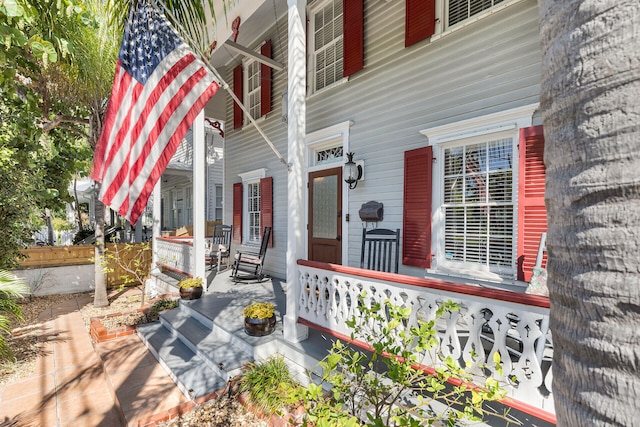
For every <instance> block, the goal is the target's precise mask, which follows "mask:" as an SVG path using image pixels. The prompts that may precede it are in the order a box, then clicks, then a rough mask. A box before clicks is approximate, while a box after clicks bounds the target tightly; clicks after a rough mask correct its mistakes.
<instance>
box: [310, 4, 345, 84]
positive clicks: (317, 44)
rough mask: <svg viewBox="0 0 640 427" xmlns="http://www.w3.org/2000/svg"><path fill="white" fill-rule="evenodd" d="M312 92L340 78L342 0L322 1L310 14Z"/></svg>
mask: <svg viewBox="0 0 640 427" xmlns="http://www.w3.org/2000/svg"><path fill="white" fill-rule="evenodd" d="M310 30H311V31H312V34H313V38H312V41H313V56H314V66H313V78H314V85H313V88H314V92H315V91H318V90H320V89H322V88H324V87H327V86H329V85H331V84H332V83H335V82H337V81H339V80H341V79H342V74H343V73H342V69H343V31H342V0H333V1H329V2H323V3H322V5H321V6H320V7H319V8H318V9H314V11H313V12H312V14H311V22H310Z"/></svg>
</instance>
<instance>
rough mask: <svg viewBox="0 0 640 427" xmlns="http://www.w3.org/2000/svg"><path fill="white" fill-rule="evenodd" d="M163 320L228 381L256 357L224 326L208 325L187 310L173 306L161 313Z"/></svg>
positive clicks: (164, 323) (165, 324) (162, 321)
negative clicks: (222, 328) (230, 334)
mask: <svg viewBox="0 0 640 427" xmlns="http://www.w3.org/2000/svg"><path fill="white" fill-rule="evenodd" d="M160 322H161V323H162V324H163V325H164V326H165V328H167V329H169V330H171V331H172V333H173V334H174V335H175V336H177V337H178V338H179V339H180V340H181V341H182V342H183V343H184V344H185V345H186V346H187V347H189V349H190V350H191V351H192V352H194V353H195V354H196V355H198V356H199V357H200V358H201V359H202V360H204V362H205V363H206V364H207V365H208V366H209V368H210V369H211V370H212V371H214V372H215V373H216V374H217V375H218V376H220V377H221V378H223V379H224V380H225V381H227V380H229V379H230V378H233V377H234V376H236V375H238V374H239V373H240V370H241V368H242V366H244V365H245V364H247V363H249V362H251V361H253V357H252V356H250V355H249V354H248V353H247V352H246V347H244V346H241V345H238V344H237V342H235V340H233V339H232V338H231V337H230V336H229V334H226V333H225V332H224V331H223V330H221V329H220V328H218V327H215V326H214V327H213V329H211V328H210V327H207V326H205V325H204V324H203V323H202V322H200V321H199V320H198V319H197V318H196V317H195V316H193V315H192V314H191V313H189V312H188V311H187V310H169V311H167V312H165V313H163V314H161V315H160Z"/></svg>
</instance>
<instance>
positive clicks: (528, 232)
mask: <svg viewBox="0 0 640 427" xmlns="http://www.w3.org/2000/svg"><path fill="white" fill-rule="evenodd" d="M519 150H520V163H519V174H520V178H519V182H518V280H523V281H525V282H528V281H529V280H531V274H532V268H533V266H534V265H535V263H536V257H537V256H538V246H539V245H540V236H541V234H542V233H544V232H546V231H547V209H546V206H545V204H544V188H545V185H544V179H545V167H544V135H543V132H542V126H533V127H528V128H523V129H520V147H519ZM544 265H545V264H544V263H543V266H544Z"/></svg>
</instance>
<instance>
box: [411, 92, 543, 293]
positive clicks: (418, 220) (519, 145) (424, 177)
mask: <svg viewBox="0 0 640 427" xmlns="http://www.w3.org/2000/svg"><path fill="white" fill-rule="evenodd" d="M536 108H537V104H536V105H528V106H524V107H520V108H514V109H512V110H508V111H504V112H500V113H494V114H490V115H487V116H482V117H478V118H473V119H468V120H464V121H461V122H457V123H451V124H447V125H442V126H438V127H436V128H431V129H427V130H424V131H421V133H422V134H423V135H424V136H426V137H427V138H428V141H429V145H428V146H425V147H423V148H419V149H415V150H410V151H407V152H405V166H404V170H405V185H404V207H403V211H404V212H403V222H404V224H403V227H404V237H403V254H402V257H403V264H405V265H412V266H418V267H424V268H427V269H429V271H432V272H435V273H441V274H449V275H457V276H467V277H473V278H477V279H486V280H505V279H506V280H513V279H516V278H517V279H518V280H525V281H526V280H528V278H529V277H530V275H531V269H532V267H533V265H534V263H535V258H536V256H537V249H538V245H539V242H540V236H541V233H543V232H546V210H545V208H544V174H545V171H544V162H543V151H544V137H543V132H542V126H534V127H531V122H532V118H531V117H532V114H533V112H534V111H535V109H536Z"/></svg>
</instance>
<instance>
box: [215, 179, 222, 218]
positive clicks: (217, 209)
mask: <svg viewBox="0 0 640 427" xmlns="http://www.w3.org/2000/svg"><path fill="white" fill-rule="evenodd" d="M214 219H215V220H218V221H222V185H220V184H216V207H215V218H214Z"/></svg>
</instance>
